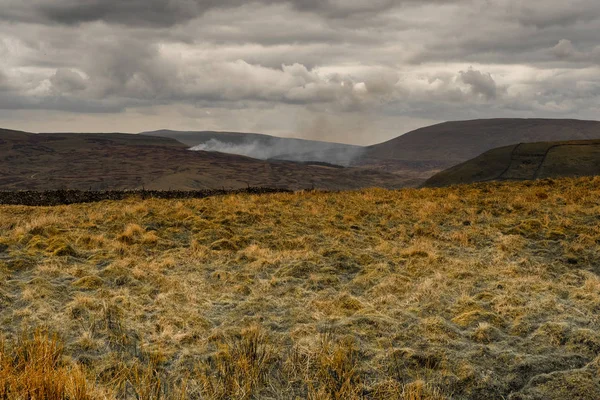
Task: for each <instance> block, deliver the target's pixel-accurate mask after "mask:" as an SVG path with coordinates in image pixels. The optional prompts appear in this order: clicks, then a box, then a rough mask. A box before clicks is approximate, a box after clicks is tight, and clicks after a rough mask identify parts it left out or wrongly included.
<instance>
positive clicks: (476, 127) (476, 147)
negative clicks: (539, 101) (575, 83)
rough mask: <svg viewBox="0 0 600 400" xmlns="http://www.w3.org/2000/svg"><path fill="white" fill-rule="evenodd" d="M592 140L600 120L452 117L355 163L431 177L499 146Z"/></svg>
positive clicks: (599, 132)
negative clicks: (450, 119) (456, 119)
mask: <svg viewBox="0 0 600 400" xmlns="http://www.w3.org/2000/svg"><path fill="white" fill-rule="evenodd" d="M589 139H600V122H598V121H581V120H570V119H480V120H472V121H453V122H444V123H441V124H437V125H433V126H428V127H425V128H421V129H417V130H415V131H412V132H409V133H406V134H404V135H402V136H399V137H397V138H395V139H392V140H390V141H387V142H385V143H381V144H377V145H374V146H370V147H368V148H366V149H365V152H364V153H363V154H362V155H361V156H360V157H359V158H357V159H356V161H355V162H354V163H353V165H356V166H362V167H369V168H377V169H383V170H386V171H388V172H395V173H400V174H407V173H411V174H413V176H414V177H423V178H428V177H430V176H432V175H433V174H435V173H437V172H439V171H441V170H443V169H446V168H448V167H451V166H454V165H457V164H459V163H462V162H465V161H467V160H469V159H471V158H473V157H477V156H478V155H480V154H481V153H483V152H486V151H488V150H491V149H494V148H497V147H502V146H508V145H513V144H516V143H527V142H547V141H564V140H589Z"/></svg>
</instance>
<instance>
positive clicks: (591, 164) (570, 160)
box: [424, 140, 600, 186]
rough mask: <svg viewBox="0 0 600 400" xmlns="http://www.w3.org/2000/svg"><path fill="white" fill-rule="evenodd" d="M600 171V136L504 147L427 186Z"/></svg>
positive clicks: (566, 175) (581, 174)
mask: <svg viewBox="0 0 600 400" xmlns="http://www.w3.org/2000/svg"><path fill="white" fill-rule="evenodd" d="M590 175H600V140H581V141H563V142H538V143H522V144H516V145H512V146H505V147H500V148H497V149H493V150H490V151H487V152H485V153H483V154H482V155H480V156H478V157H476V158H474V159H472V160H469V161H466V162H464V163H461V164H459V165H456V166H454V167H452V168H449V169H447V170H445V171H442V172H440V173H438V174H436V175H434V176H433V177H431V178H430V179H428V180H427V181H426V182H425V184H424V186H449V185H455V184H466V183H473V182H485V181H491V180H531V179H539V178H558V177H576V176H590Z"/></svg>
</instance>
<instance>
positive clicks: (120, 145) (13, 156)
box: [0, 131, 415, 190]
mask: <svg viewBox="0 0 600 400" xmlns="http://www.w3.org/2000/svg"><path fill="white" fill-rule="evenodd" d="M407 184H415V182H414V181H411V180H410V178H404V177H401V176H397V175H392V174H389V173H385V172H381V171H379V172H378V171H368V170H363V169H354V168H335V167H333V166H313V165H304V164H299V163H293V162H284V161H273V162H269V161H262V160H256V159H252V158H249V157H244V156H238V155H233V154H223V153H213V152H205V151H196V152H194V151H189V150H188V147H187V146H186V145H184V144H182V143H180V142H178V141H176V140H174V139H169V138H163V137H152V136H143V135H128V134H118V133H110V134H106V133H102V134H87V133H86V134H83V133H55V134H30V133H25V132H15V131H0V190H53V189H81V190H108V189H110V190H119V189H141V188H146V189H160V190H168V189H172V190H196V189H222V188H225V189H239V188H245V187H248V186H254V187H259V186H260V187H274V188H286V189H308V188H312V187H314V188H319V189H331V190H342V189H357V188H362V187H373V186H380V187H386V188H397V187H402V186H405V185H407Z"/></svg>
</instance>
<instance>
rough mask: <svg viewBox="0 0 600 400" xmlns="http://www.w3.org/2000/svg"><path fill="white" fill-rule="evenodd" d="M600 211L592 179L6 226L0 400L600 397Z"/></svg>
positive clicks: (21, 217)
mask: <svg viewBox="0 0 600 400" xmlns="http://www.w3.org/2000/svg"><path fill="white" fill-rule="evenodd" d="M598 199H600V178H583V179H564V180H557V181H538V182H530V183H502V184H485V185H476V186H462V187H453V188H446V189H421V190H414V189H410V190H401V191H386V190H378V189H373V190H363V191H357V192H345V193H335V194H334V193H319V192H306V193H296V194H278V195H269V196H251V195H236V196H227V197H219V198H216V197H215V198H207V199H202V200H145V201H141V200H140V201H136V200H134V199H131V200H126V201H121V202H101V203H96V204H82V205H72V206H60V207H39V208H30V207H19V206H2V207H0V329H1V333H2V335H3V336H4V338H5V342H4V345H3V347H2V348H3V350H2V353H1V355H0V357H1V359H0V360H1V361H0V397H2V396H4V398H7V399H13V398H19V399H20V398H28V396H29V397H31V396H30V395H28V393H31V391H32V390H43V391H46V392H44V393H48V395H44V396H46V397H39V396H38V397H36V398H48V399H84V398H86V399H96V398H136V399H159V398H165V399H170V398H172V399H184V398H194V399H230V398H234V399H255V398H270V399H289V398H292V399H293V398H299V399H304V398H308V399H319V400H324V399H364V398H366V399H414V400H417V399H445V398H456V399H463V398H472V399H479V398H486V399H487V398H498V399H500V398H511V399H514V400H516V399H538V398H547V399H562V398H565V396H566V395H567V394H568V396H569V397H571V398H573V399H575V398H577V399H588V398H589V399H596V398H600V357H599V353H600V319H599V318H598V310H600V277H599V276H598V273H599V272H600V248H599V247H600V219H599V216H600V203H599V200H598ZM38 327H42V328H43V329H44V331H45V332H49V334H45V335H44V334H42V333H41V332H39V331H38V333H36V334H35V335H33V334H31V333H28V332H32V330H35V329H36V328H38ZM54 335H56V336H54ZM26 339H27V340H26ZM63 347H64V348H63ZM28 349H29V350H28ZM32 349H34V350H32ZM28 351H30V352H33V353H34V354H42V355H43V354H46V355H48V356H39V357H38V356H35V357H32V356H26V354H29V353H27V352H28ZM36 357H37V358H36ZM40 357H41V358H40ZM44 376H51V377H53V378H52V379H49V380H48V379H46V378H44ZM48 382H50V383H51V384H49V383H48ZM38 388H39V389H38ZM40 393H41V392H40ZM36 396H37V395H36ZM40 396H41V395H40Z"/></svg>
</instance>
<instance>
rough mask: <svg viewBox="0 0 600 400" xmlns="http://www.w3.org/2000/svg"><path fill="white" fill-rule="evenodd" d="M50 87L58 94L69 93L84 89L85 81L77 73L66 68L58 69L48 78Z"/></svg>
mask: <svg viewBox="0 0 600 400" xmlns="http://www.w3.org/2000/svg"><path fill="white" fill-rule="evenodd" d="M50 83H51V84H52V87H53V88H55V89H56V90H57V91H58V92H59V93H70V92H76V91H80V90H83V89H85V87H86V81H85V79H84V78H83V77H82V76H81V75H80V74H78V73H77V72H75V71H73V70H71V69H68V68H59V69H58V70H56V73H55V74H54V75H53V76H52V77H51V78H50Z"/></svg>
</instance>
